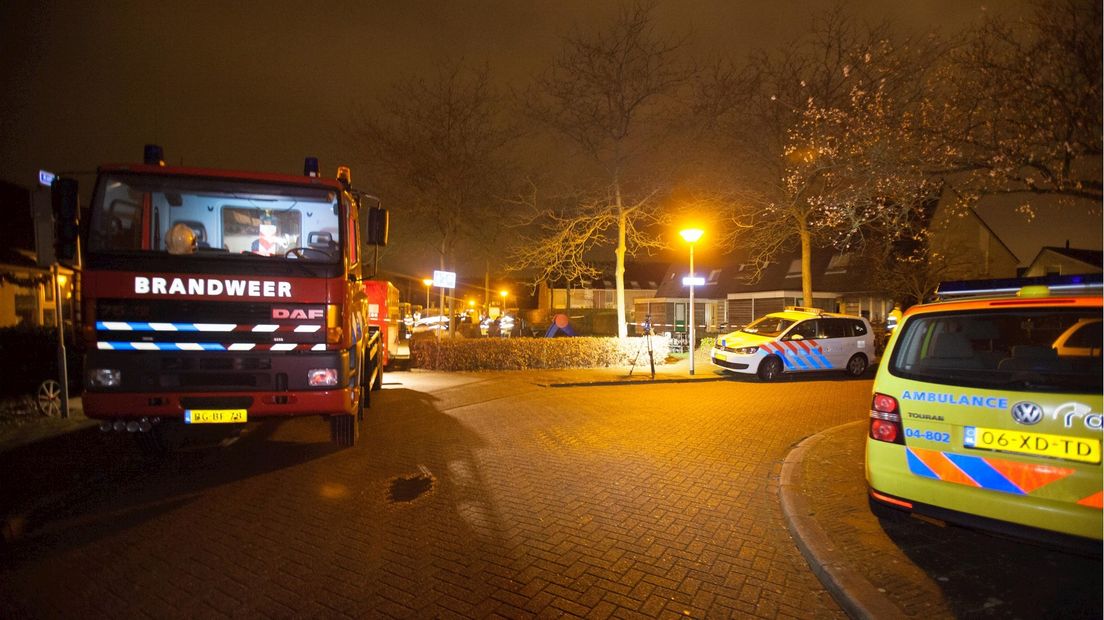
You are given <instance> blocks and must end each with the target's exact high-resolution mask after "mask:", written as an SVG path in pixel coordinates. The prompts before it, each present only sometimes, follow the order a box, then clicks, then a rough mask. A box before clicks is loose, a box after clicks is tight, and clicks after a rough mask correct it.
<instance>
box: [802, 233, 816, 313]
mask: <svg viewBox="0 0 1104 620" xmlns="http://www.w3.org/2000/svg"><path fill="white" fill-rule="evenodd" d="M800 235H801V305H803V306H805V307H806V308H812V307H813V242H812V234H811V233H810V232H809V229H808V228H807V227H806V226H804V225H802V226H801V230H800Z"/></svg>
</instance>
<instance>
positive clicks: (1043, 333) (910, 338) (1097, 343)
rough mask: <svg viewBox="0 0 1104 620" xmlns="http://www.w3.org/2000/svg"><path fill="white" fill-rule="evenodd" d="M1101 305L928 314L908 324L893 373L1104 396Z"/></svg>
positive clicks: (945, 381) (893, 361)
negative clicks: (1103, 393) (1103, 387)
mask: <svg viewBox="0 0 1104 620" xmlns="http://www.w3.org/2000/svg"><path fill="white" fill-rule="evenodd" d="M1102 333H1104V321H1102V319H1101V309H1100V308H1081V309H1075V308H1039V307H1031V308H1016V307H1010V308H1002V309H1000V310H992V309H986V310H977V311H966V312H953V313H940V314H923V315H918V316H915V317H913V318H911V319H910V320H909V321H907V322H906V323H905V325H904V326H903V328H902V332H901V334H900V335H899V336H898V340H897V344H896V347H895V349H894V351H893V354H892V358H891V359H890V360H889V370H890V372H892V373H893V374H895V375H898V376H902V377H906V378H911V379H916V380H919V381H925V382H929V383H939V384H948V385H961V386H970V387H980V388H991V389H1012V390H1016V391H1039V392H1071V393H1100V392H1101V389H1102V383H1104V382H1102V380H1101V376H1102V370H1104V369H1102V366H1101V341H1102V338H1101V335H1102Z"/></svg>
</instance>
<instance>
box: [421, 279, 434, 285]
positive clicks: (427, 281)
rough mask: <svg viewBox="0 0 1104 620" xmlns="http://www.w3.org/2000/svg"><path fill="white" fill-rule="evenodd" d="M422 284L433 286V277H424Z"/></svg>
mask: <svg viewBox="0 0 1104 620" xmlns="http://www.w3.org/2000/svg"><path fill="white" fill-rule="evenodd" d="M422 284H424V285H426V286H433V278H423V279H422Z"/></svg>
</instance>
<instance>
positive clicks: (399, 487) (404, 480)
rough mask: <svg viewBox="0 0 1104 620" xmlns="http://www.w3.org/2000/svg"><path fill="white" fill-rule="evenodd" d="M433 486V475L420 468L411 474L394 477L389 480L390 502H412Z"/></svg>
mask: <svg viewBox="0 0 1104 620" xmlns="http://www.w3.org/2000/svg"><path fill="white" fill-rule="evenodd" d="M432 488H433V475H432V474H430V473H429V471H428V470H425V469H422V472H421V473H418V474H414V475H413V476H406V477H401V478H395V479H394V480H392V481H391V501H392V502H412V501H414V500H416V499H418V498H419V497H421V496H422V495H425V494H426V493H427V492H428V491H430V490H431V489H432Z"/></svg>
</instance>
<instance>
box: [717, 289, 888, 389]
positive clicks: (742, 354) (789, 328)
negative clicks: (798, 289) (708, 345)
mask: <svg viewBox="0 0 1104 620" xmlns="http://www.w3.org/2000/svg"><path fill="white" fill-rule="evenodd" d="M873 356H874V335H873V333H872V332H871V329H870V322H869V321H867V320H866V319H865V318H863V317H859V316H850V315H846V314H834V313H829V312H824V311H823V310H820V309H818V308H802V307H797V306H789V307H787V308H786V309H785V311H783V312H774V313H772V314H768V315H766V316H764V317H762V318H760V319H758V320H756V321H754V322H752V323H750V324H748V325H747V326H746V327H744V328H743V329H740V330H737V331H734V332H732V333H729V334H725V335H724V336H721V337H720V338H718V339H717V344H716V345H715V346H714V347H713V350H712V351H711V352H710V358H711V359H712V361H713V365H715V366H718V367H720V368H723V369H725V370H729V371H732V372H739V373H746V374H758V375H759V378H760V379H762V380H764V381H770V380H771V379H775V378H777V377H778V376H780V375H781V374H783V373H793V372H808V371H824V370H842V371H845V372H846V373H847V374H849V375H851V376H852V377H858V376H861V375H862V374H863V373H864V372H866V368H867V366H869V365H870V362H871V361H872V358H873Z"/></svg>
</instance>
